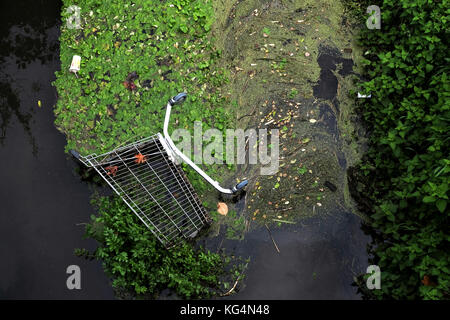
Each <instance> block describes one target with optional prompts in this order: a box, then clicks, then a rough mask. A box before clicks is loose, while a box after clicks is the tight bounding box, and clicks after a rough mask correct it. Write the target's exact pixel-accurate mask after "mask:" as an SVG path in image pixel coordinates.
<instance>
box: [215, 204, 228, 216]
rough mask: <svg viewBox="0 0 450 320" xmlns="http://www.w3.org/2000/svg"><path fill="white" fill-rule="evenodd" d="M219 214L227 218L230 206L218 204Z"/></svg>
mask: <svg viewBox="0 0 450 320" xmlns="http://www.w3.org/2000/svg"><path fill="white" fill-rule="evenodd" d="M217 212H218V213H220V214H221V215H223V216H226V215H227V213H228V206H227V204H226V203H224V202H218V203H217Z"/></svg>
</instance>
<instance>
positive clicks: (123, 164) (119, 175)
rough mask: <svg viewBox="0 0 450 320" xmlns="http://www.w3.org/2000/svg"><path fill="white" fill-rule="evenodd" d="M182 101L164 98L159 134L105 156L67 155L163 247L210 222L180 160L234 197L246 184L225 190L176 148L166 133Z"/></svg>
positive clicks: (182, 97) (195, 231)
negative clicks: (102, 183) (95, 174)
mask: <svg viewBox="0 0 450 320" xmlns="http://www.w3.org/2000/svg"><path fill="white" fill-rule="evenodd" d="M185 99H186V94H185V93H180V94H178V95H177V96H175V97H173V98H172V99H170V100H169V102H168V104H167V109H166V117H165V121H164V136H163V135H161V134H160V133H158V134H156V135H152V136H150V137H147V138H145V139H142V140H139V141H136V142H133V143H131V144H129V145H126V146H123V147H120V148H116V149H114V150H112V151H110V152H107V153H104V154H101V155H97V154H91V155H88V156H84V157H83V156H81V155H80V154H79V153H78V152H76V151H73V150H72V151H71V153H72V154H73V155H74V156H75V157H76V158H77V159H79V160H80V161H81V162H83V163H84V164H85V165H86V166H88V167H92V168H94V169H95V170H96V171H97V172H98V173H99V174H100V175H101V176H102V178H103V179H104V180H105V181H106V182H107V183H108V184H109V186H110V187H111V188H112V189H113V190H114V191H115V192H116V193H117V194H118V195H119V196H120V197H121V198H122V200H123V201H124V202H125V203H126V204H127V205H128V206H129V207H130V209H131V210H132V211H133V212H134V213H135V214H136V215H137V216H138V217H139V219H140V220H141V221H142V222H143V223H144V224H145V225H146V226H147V227H148V228H149V229H150V230H151V232H152V233H153V234H154V235H155V236H156V237H157V238H158V240H159V241H161V243H163V244H164V245H165V246H166V247H170V246H172V245H174V244H176V243H177V241H178V240H179V239H188V238H193V237H195V236H196V235H197V233H198V231H199V230H200V229H201V228H202V227H203V226H205V225H207V224H209V223H210V218H209V216H208V214H207V212H206V210H205V209H204V207H203V206H202V204H201V202H200V200H199V198H198V196H197V194H196V192H195V190H194V188H193V187H192V185H191V184H190V182H189V181H188V179H187V178H186V175H185V174H184V171H183V170H182V168H181V166H180V165H179V164H178V163H179V160H180V159H181V160H183V161H184V162H186V163H187V164H188V165H190V166H191V167H192V168H194V170H196V171H197V172H198V173H199V174H200V175H202V177H203V178H205V179H206V180H207V181H208V182H209V183H211V184H212V185H213V186H214V187H215V188H216V189H217V190H219V191H220V192H223V193H227V194H234V193H236V192H238V191H239V190H241V189H243V188H244V187H245V186H246V185H247V180H244V181H242V182H241V183H239V184H237V185H236V186H235V187H233V188H231V189H225V188H222V187H220V185H219V183H218V182H217V181H214V180H213V179H211V177H209V176H208V175H207V174H206V173H205V172H204V171H203V170H201V169H200V168H199V167H198V166H197V165H195V164H194V163H193V162H192V161H191V160H190V159H189V158H188V157H187V156H185V155H184V154H183V153H182V152H181V151H179V150H178V149H177V147H176V146H175V145H174V143H173V141H172V140H171V138H170V136H169V134H168V130H167V128H168V124H169V119H170V112H171V108H172V106H173V105H175V104H181V103H182V102H183V101H184V100H185Z"/></svg>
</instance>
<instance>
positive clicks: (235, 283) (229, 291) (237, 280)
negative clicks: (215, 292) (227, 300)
mask: <svg viewBox="0 0 450 320" xmlns="http://www.w3.org/2000/svg"><path fill="white" fill-rule="evenodd" d="M247 266H248V262H247V263H246V264H245V266H244V269H243V270H242V272H241V273H240V274H239V276H238V277H237V279H236V281H235V282H234V285H233V287H231V289H230V290H228V291H227V292H225V293H224V294H221V296H222V297H225V296H229V295H230V294H231V293H232V292H233V291H234V289H236V286H237V284H238V282H239V280H240V279H241V276H242V274H243V273H244V271H245V269H247Z"/></svg>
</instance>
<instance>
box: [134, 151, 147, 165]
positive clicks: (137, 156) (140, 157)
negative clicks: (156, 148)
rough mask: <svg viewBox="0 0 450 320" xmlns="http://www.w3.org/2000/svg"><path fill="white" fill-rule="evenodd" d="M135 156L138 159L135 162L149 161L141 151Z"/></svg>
mask: <svg viewBox="0 0 450 320" xmlns="http://www.w3.org/2000/svg"><path fill="white" fill-rule="evenodd" d="M134 157H135V158H136V160H134V162H136V163H144V162H145V161H147V159H146V157H145V156H144V155H143V154H140V153H138V154H137V155H135V156H134Z"/></svg>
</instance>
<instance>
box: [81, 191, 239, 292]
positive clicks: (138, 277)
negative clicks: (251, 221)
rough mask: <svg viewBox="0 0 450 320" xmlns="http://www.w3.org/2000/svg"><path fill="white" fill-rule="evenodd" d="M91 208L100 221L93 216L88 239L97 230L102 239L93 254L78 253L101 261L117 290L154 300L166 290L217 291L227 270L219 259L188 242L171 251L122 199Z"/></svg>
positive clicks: (100, 201)
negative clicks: (144, 295) (99, 231)
mask: <svg viewBox="0 0 450 320" xmlns="http://www.w3.org/2000/svg"><path fill="white" fill-rule="evenodd" d="M93 203H94V204H95V205H96V206H97V207H98V216H92V217H91V220H92V221H91V223H90V224H88V225H87V226H86V236H87V237H92V236H93V234H94V233H93V232H92V230H94V229H98V230H101V231H102V232H103V240H102V241H101V242H100V243H99V247H98V248H97V250H96V251H95V253H94V255H91V254H90V253H89V252H88V251H87V250H85V249H78V250H76V254H77V255H78V256H84V257H86V258H90V257H96V258H97V259H99V260H102V261H103V267H104V269H105V271H106V272H107V273H108V274H109V275H110V276H111V277H112V278H113V286H114V287H115V288H118V289H122V290H128V291H131V292H132V293H133V294H134V295H138V296H139V295H142V294H147V295H151V296H152V297H155V296H157V294H158V293H159V292H160V291H161V290H163V289H165V288H167V287H168V288H172V289H173V290H174V291H175V292H176V293H177V294H178V295H180V296H181V297H184V298H201V297H209V296H210V295H211V294H214V293H215V292H216V291H217V290H218V289H219V282H220V279H219V277H220V276H221V275H222V274H224V272H225V271H224V268H225V265H226V263H225V262H224V258H223V257H222V256H221V255H219V254H215V253H211V252H209V251H205V250H203V249H194V248H193V246H192V245H191V244H187V243H185V244H180V245H178V246H176V247H174V248H172V249H171V250H170V251H168V250H166V249H165V248H163V247H162V245H161V244H160V242H159V241H157V240H156V239H155V237H154V236H153V234H152V233H151V232H150V230H148V229H147V227H145V226H144V225H143V224H142V223H141V221H139V219H138V218H137V217H136V215H134V214H133V213H132V212H131V211H130V210H129V208H128V207H127V206H126V205H125V204H124V202H123V201H122V200H121V199H120V198H119V197H112V198H107V197H102V198H97V199H95V200H94V201H93ZM99 224H101V226H102V227H101V228H98V227H97V225H99ZM239 225H240V224H239ZM96 239H97V238H96ZM97 240H98V239H97Z"/></svg>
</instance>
